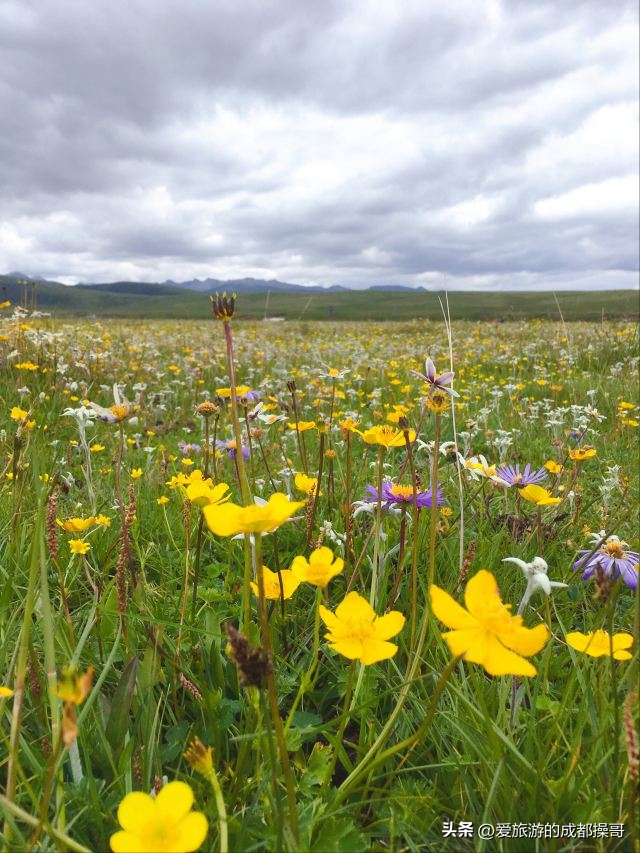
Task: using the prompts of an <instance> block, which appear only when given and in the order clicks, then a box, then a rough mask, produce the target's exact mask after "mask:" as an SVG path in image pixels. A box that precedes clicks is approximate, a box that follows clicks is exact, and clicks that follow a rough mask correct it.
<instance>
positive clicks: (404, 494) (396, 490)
mask: <svg viewBox="0 0 640 853" xmlns="http://www.w3.org/2000/svg"><path fill="white" fill-rule="evenodd" d="M364 500H366V501H369V502H370V503H378V500H379V498H378V490H377V488H376V487H375V486H367V494H366V495H365V497H364ZM432 500H433V492H432V490H431V489H427V491H426V492H417V494H416V505H417V506H418V507H424V506H426V507H431V506H432ZM381 502H382V504H383V505H384V506H385V507H390V506H393V505H394V504H413V486H400V485H396V486H394V485H393V483H383V484H382V494H381ZM443 503H444V498H443V497H442V489H438V494H437V497H436V506H441V505H442V504H443Z"/></svg>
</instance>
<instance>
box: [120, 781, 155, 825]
mask: <svg viewBox="0 0 640 853" xmlns="http://www.w3.org/2000/svg"><path fill="white" fill-rule="evenodd" d="M155 807H156V806H155V802H154V801H153V799H152V798H151V797H150V796H149V794H145V793H143V792H142V791H132V792H131V793H130V794H127V796H126V797H125V798H124V800H122V802H121V803H120V805H119V806H118V823H119V824H120V826H121V827H122V828H123V829H124V830H126V831H127V832H133V833H136V832H137V831H138V830H139V828H140V826H141V824H142V823H143V822H144V821H146V820H149V819H150V818H151V817H152V816H153V813H154V811H155Z"/></svg>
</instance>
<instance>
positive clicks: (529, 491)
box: [520, 483, 562, 506]
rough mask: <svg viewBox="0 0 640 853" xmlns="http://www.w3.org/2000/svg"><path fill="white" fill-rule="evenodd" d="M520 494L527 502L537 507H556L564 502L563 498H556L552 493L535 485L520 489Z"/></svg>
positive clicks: (531, 484)
mask: <svg viewBox="0 0 640 853" xmlns="http://www.w3.org/2000/svg"><path fill="white" fill-rule="evenodd" d="M520 494H521V496H522V497H523V498H524V499H525V500H526V501H530V502H531V503H532V504H535V505H536V506H555V504H559V503H560V501H561V500H562V498H554V497H553V495H552V494H551V492H548V491H547V490H546V489H543V488H542V486H536V485H535V484H533V483H530V484H529V485H528V486H525V487H524V489H520Z"/></svg>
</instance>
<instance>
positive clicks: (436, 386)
mask: <svg viewBox="0 0 640 853" xmlns="http://www.w3.org/2000/svg"><path fill="white" fill-rule="evenodd" d="M411 372H412V373H413V375H414V376H417V377H418V379H422V381H423V382H426V383H427V384H428V385H431V388H432V389H433V390H434V391H444V393H445V394H450V395H451V396H452V397H459V396H460V395H459V394H458V392H457V391H454V390H453V388H449V387H448V386H449V385H451V383H452V382H453V377H454V376H455V374H454V373H453V371H451V370H450V371H448V372H447V373H441V374H440V375H439V376H438V374H437V373H436V366H435V364H434V363H433V361H432V360H431V359H430V358H427V360H426V361H425V363H424V373H418V371H417V370H412V371H411Z"/></svg>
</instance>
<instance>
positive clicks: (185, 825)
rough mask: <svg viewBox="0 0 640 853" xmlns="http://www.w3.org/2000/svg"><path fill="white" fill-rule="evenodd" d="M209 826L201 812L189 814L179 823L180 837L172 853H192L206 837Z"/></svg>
mask: <svg viewBox="0 0 640 853" xmlns="http://www.w3.org/2000/svg"><path fill="white" fill-rule="evenodd" d="M208 829H209V824H208V822H207V819H206V817H205V816H204V815H203V814H202V812H191V814H188V815H187V816H186V817H185V818H184V819H183V820H181V821H180V824H179V826H178V831H179V833H180V836H179V838H178V841H176V843H175V845H174V847H173V853H192V851H194V850H197V849H198V848H199V847H200V845H201V844H202V842H203V841H204V840H205V838H206V837H207V830H208Z"/></svg>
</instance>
